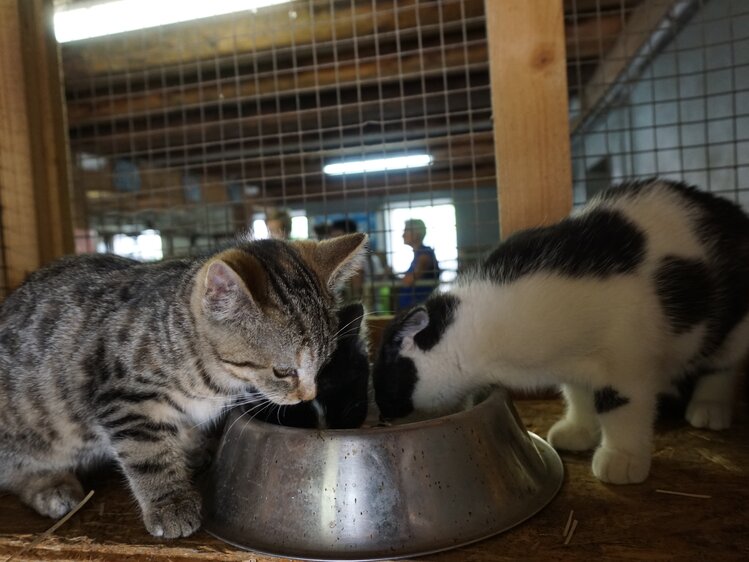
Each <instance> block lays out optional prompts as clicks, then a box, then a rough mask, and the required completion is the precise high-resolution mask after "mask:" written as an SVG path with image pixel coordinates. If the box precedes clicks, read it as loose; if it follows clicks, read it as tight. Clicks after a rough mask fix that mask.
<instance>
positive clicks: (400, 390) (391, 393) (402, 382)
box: [372, 306, 426, 418]
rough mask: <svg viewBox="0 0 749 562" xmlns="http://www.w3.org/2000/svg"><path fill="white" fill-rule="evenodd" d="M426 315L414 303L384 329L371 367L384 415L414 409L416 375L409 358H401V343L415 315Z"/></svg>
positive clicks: (377, 401)
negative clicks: (375, 358)
mask: <svg viewBox="0 0 749 562" xmlns="http://www.w3.org/2000/svg"><path fill="white" fill-rule="evenodd" d="M424 314H426V309H425V308H424V307H422V306H417V307H414V308H412V309H409V310H406V311H404V312H401V313H400V314H399V315H398V316H396V317H395V318H394V319H393V321H392V322H391V323H390V324H389V325H388V326H387V328H385V331H384V332H383V334H382V344H381V345H380V350H379V352H378V354H377V360H376V361H375V364H374V368H373V370H372V382H373V386H374V391H375V401H376V403H377V407H378V408H379V410H380V415H381V416H382V417H384V418H400V417H403V416H407V415H408V414H410V413H411V412H413V409H414V407H413V400H412V397H413V392H414V388H415V387H416V381H417V379H418V376H417V374H416V365H414V362H413V361H412V360H411V359H408V358H407V357H401V356H400V352H401V345H402V344H403V338H404V334H405V333H406V331H411V330H412V328H411V327H410V326H411V325H412V324H413V323H414V322H415V319H416V317H417V316H420V315H424Z"/></svg>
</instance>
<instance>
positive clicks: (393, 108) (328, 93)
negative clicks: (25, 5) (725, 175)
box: [63, 0, 498, 260]
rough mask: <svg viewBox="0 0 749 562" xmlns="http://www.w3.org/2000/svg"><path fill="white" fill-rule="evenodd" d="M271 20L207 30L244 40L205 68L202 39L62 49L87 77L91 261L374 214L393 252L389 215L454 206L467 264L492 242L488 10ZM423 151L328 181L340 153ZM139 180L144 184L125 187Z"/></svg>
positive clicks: (85, 222)
mask: <svg viewBox="0 0 749 562" xmlns="http://www.w3.org/2000/svg"><path fill="white" fill-rule="evenodd" d="M260 16H261V14H260V12H258V14H253V13H249V12H248V13H243V14H235V15H233V16H232V18H231V20H227V19H226V18H224V19H223V20H222V22H223V23H221V24H220V25H217V26H214V27H213V28H211V24H207V26H206V29H207V31H206V35H207V36H210V33H214V36H210V37H209V38H210V39H211V40H213V41H215V42H216V43H217V44H219V43H227V42H229V43H233V48H230V49H227V48H224V47H221V48H218V49H217V51H218V52H216V53H215V54H213V55H212V56H201V51H200V49H201V47H202V45H203V43H204V41H205V38H204V37H200V33H201V31H200V29H199V28H197V27H195V26H190V27H189V29H190V30H192V32H193V33H195V34H197V35H198V37H197V38H196V37H193V35H191V34H184V35H181V36H178V37H176V38H175V35H174V33H173V32H172V31H171V30H169V29H167V28H159V29H156V30H153V29H152V30H144V31H141V32H136V34H137V35H138V37H139V38H140V42H141V46H142V51H141V52H138V47H139V45H138V44H137V43H136V42H135V41H134V40H133V39H132V37H133V36H134V35H135V34H132V33H131V34H128V36H127V37H110V38H106V39H100V40H96V49H97V51H96V54H92V51H93V49H92V48H91V47H86V46H80V45H78V46H76V45H71V46H65V47H64V48H63V64H64V67H66V69H68V68H70V69H76V70H75V71H71V72H67V73H66V91H67V104H68V113H69V121H70V143H71V150H72V152H73V155H74V159H73V160H74V163H75V164H76V169H75V183H76V185H75V200H76V202H75V204H74V214H75V215H76V216H75V223H76V226H77V235H78V240H79V244H78V245H79V248H80V249H81V250H91V249H97V248H98V249H101V248H103V247H106V248H107V249H111V236H112V235H113V234H115V233H133V234H134V233H137V232H139V231H141V230H142V229H144V228H146V227H149V228H154V229H156V230H159V231H160V232H161V234H162V239H163V240H168V242H166V243H165V246H164V253H165V256H166V255H180V254H184V253H192V252H198V251H202V250H204V249H207V248H209V247H211V246H213V245H214V244H215V243H216V242H219V241H221V240H223V239H226V238H230V237H232V236H234V235H235V234H236V233H238V232H242V231H245V230H247V229H248V228H249V227H251V225H252V220H253V218H256V217H257V216H261V215H262V214H263V213H264V212H265V211H267V210H269V209H271V208H287V209H291V210H292V211H298V212H305V213H306V214H307V216H308V217H310V218H314V219H315V220H328V219H329V218H339V217H345V216H349V217H354V218H361V217H362V215H365V216H366V217H367V224H368V228H369V230H370V234H371V235H372V237H373V242H374V244H375V246H376V247H377V248H378V249H384V248H383V246H384V244H385V238H386V235H387V234H388V228H390V226H389V225H388V224H387V222H386V221H384V220H382V217H383V211H384V209H386V208H387V207H388V205H393V204H396V205H403V206H410V205H420V204H423V203H424V202H427V203H428V202H435V201H444V200H449V201H453V202H454V203H455V205H456V213H457V221H458V223H459V224H458V231H459V232H460V237H459V241H458V244H459V246H460V248H459V251H460V255H461V259H465V260H470V259H472V258H474V257H475V256H476V255H478V254H480V253H481V252H483V251H484V250H485V249H486V248H487V247H490V246H491V245H492V244H494V243H495V242H496V237H497V234H496V233H497V231H498V226H497V220H498V219H497V217H496V213H492V212H488V213H487V212H486V209H494V210H496V208H497V205H496V187H495V184H496V179H495V171H494V150H493V141H492V132H491V107H490V92H489V77H488V62H487V52H486V33H485V20H484V14H483V0H452V1H449V0H448V1H409V0H398V1H392V2H375V1H374V0H366V1H357V0H351V1H345V2H342V1H333V0H325V1H322V0H311V1H296V2H293V3H290V4H286V5H281V6H279V7H277V8H268V9H267V12H265V15H264V16H263V17H260ZM227 22H228V23H227ZM300 22H301V23H300ZM215 29H219V30H220V32H221V34H218V35H216V34H215ZM175 43H176V45H177V47H178V49H179V51H180V56H179V57H177V58H176V60H171V61H170V62H167V63H163V64H154V63H153V61H152V60H149V57H151V56H152V55H153V53H154V46H155V45H159V44H165V45H167V46H170V45H171V47H174V45H175ZM123 53H125V55H123ZM203 54H204V53H203ZM84 55H85V56H88V57H89V59H88V60H89V69H85V68H84V71H81V70H80V68H79V67H76V64H77V63H78V62H79V61H80V60H81V59H82V57H84ZM172 58H173V59H174V58H175V57H172ZM123 60H124V63H123ZM92 61H93V62H92ZM107 61H114V63H112V64H109V68H106V69H104V70H103V71H102V69H101V68H100V67H101V66H102V64H101V63H104V64H106V63H107ZM97 63H98V66H97ZM84 66H85V65H84ZM94 67H95V68H96V69H95V70H91V68H94ZM417 150H419V151H420V150H426V151H427V152H429V153H431V154H432V155H433V157H434V163H433V165H432V166H430V167H428V168H426V169H422V170H405V171H401V172H385V173H379V174H377V175H374V174H367V175H364V176H356V177H354V176H343V177H337V178H333V177H327V176H326V175H324V174H322V172H321V170H322V166H323V165H324V164H326V163H328V162H329V161H331V160H336V159H339V158H342V157H353V156H362V157H365V156H369V157H371V156H383V155H388V154H391V153H409V152H414V151H417ZM97 165H99V166H102V168H103V169H101V170H93V169H91V168H95V167H96V166H97ZM117 166H119V169H115V167H117ZM86 167H87V168H89V169H88V170H86V169H84V168H86ZM136 178H138V179H139V180H140V188H139V189H135V188H133V186H130V187H128V179H130V180H132V182H133V183H137V180H136ZM118 182H119V183H118ZM117 186H119V188H120V189H119V190H118V189H117ZM123 186H124V189H123ZM131 188H132V191H128V189H131ZM238 193H239V195H237V194H238ZM311 227H312V225H310V230H311Z"/></svg>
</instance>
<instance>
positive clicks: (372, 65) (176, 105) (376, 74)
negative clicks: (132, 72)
mask: <svg viewBox="0 0 749 562" xmlns="http://www.w3.org/2000/svg"><path fill="white" fill-rule="evenodd" d="M486 60H487V52H486V46H485V45H484V44H477V45H475V46H473V47H472V48H470V49H469V50H468V51H467V52H464V51H463V49H462V48H461V49H456V48H450V49H447V50H444V51H443V50H442V48H441V47H434V48H432V49H425V50H424V51H423V52H416V51H414V52H413V53H412V54H400V55H399V54H398V53H394V54H390V55H385V56H381V57H374V56H373V57H371V58H359V59H356V60H351V61H346V62H339V63H330V64H320V65H319V66H309V67H306V68H301V69H297V68H289V69H286V70H281V71H279V72H277V73H274V72H267V73H263V74H262V75H260V76H257V75H253V74H247V75H244V76H239V77H237V78H236V79H226V78H223V79H217V80H207V81H200V82H198V83H196V84H194V85H190V86H186V87H185V86H182V87H180V86H175V87H165V88H150V89H147V90H144V91H140V92H134V93H127V92H124V93H122V94H119V95H118V94H114V95H110V94H109V93H104V94H103V95H100V96H95V97H88V98H86V97H84V96H72V97H71V99H70V101H69V103H68V119H69V120H70V124H71V125H73V126H81V125H90V124H93V123H99V122H111V121H112V120H115V119H133V118H138V117H141V116H143V115H148V114H155V113H160V112H173V111H175V110H184V109H189V108H191V107H198V106H200V107H203V108H210V107H215V106H217V105H222V106H224V107H229V106H230V105H231V104H234V105H235V107H236V104H237V103H240V102H243V101H244V102H246V101H247V100H257V99H258V98H261V97H262V98H264V97H268V96H274V97H279V98H287V97H288V98H290V99H292V100H293V99H294V97H295V96H297V95H299V94H305V93H312V92H316V91H325V90H328V89H336V90H338V89H340V90H346V89H351V90H356V89H357V88H362V87H364V88H366V87H367V86H370V85H374V86H376V85H377V84H379V83H382V82H396V81H406V80H420V79H422V78H429V77H431V76H435V77H438V78H440V79H441V78H442V77H443V75H444V73H445V72H450V73H451V74H458V73H465V67H466V65H471V66H472V67H474V68H473V71H474V72H475V71H476V70H478V68H476V67H477V66H480V65H482V64H485V63H486ZM435 61H436V62H437V64H436V65H435V64H434V63H435ZM84 94H85V93H84Z"/></svg>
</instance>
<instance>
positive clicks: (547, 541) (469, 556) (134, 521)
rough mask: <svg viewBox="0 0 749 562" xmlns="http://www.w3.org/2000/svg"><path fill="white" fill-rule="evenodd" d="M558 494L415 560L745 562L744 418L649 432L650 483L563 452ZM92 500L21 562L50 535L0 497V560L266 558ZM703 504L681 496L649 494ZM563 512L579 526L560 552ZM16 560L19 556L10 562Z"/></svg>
mask: <svg viewBox="0 0 749 562" xmlns="http://www.w3.org/2000/svg"><path fill="white" fill-rule="evenodd" d="M516 405H517V408H518V411H519V412H520V414H521V416H522V418H523V420H524V421H525V423H526V425H527V426H528V428H529V429H530V430H532V431H535V432H536V433H538V434H540V435H545V433H546V430H547V429H548V428H549V427H550V425H551V424H552V423H553V422H554V420H555V419H556V418H557V417H558V416H559V415H560V413H561V411H562V405H561V403H560V402H559V401H556V400H550V401H549V400H543V401H542V400H527V401H526V400H520V401H518V402H516ZM562 458H563V460H564V464H565V469H566V474H565V482H564V484H563V486H562V490H561V491H560V493H559V495H558V496H557V497H556V498H555V499H554V500H553V501H552V503H551V504H549V506H548V507H547V508H546V509H545V510H544V511H542V512H541V513H539V514H538V515H536V516H535V517H534V518H532V519H531V520H529V521H527V522H525V523H524V524H522V525H521V526H519V527H516V528H514V529H512V530H510V531H508V532H506V533H504V534H502V535H499V536H497V537H495V538H492V539H489V540H486V541H483V542H480V543H476V544H474V545H472V546H468V547H464V548H461V549H457V550H453V551H448V552H444V553H441V554H436V555H432V556H428V557H425V558H424V559H423V560H427V561H434V562H446V561H453V560H456V561H458V560H459V561H461V562H463V561H465V562H484V561H500V560H518V559H525V560H545V561H556V560H575V561H577V560H595V559H600V560H648V561H657V560H749V508H748V507H747V506H749V479H748V478H747V475H748V474H749V415H748V414H747V412H746V407H745V406H744V411H742V412H740V414H739V416H738V419H737V421H736V424H735V427H734V429H732V430H730V431H726V432H719V433H718V432H710V431H699V430H695V429H692V428H690V427H688V426H686V425H684V424H682V423H671V424H668V425H665V426H662V427H660V428H659V430H658V434H657V438H656V451H655V458H654V462H653V468H652V473H651V476H650V479H649V480H648V481H647V482H646V483H644V484H640V485H633V486H608V485H604V484H601V483H600V482H598V481H596V480H595V479H594V478H593V477H592V475H591V474H590V469H589V460H590V459H589V455H587V454H586V455H583V454H564V455H563V457H562ZM93 487H94V488H95V490H96V493H95V495H94V497H93V498H92V499H91V501H90V502H89V503H88V504H87V505H86V506H84V508H83V509H82V510H81V511H80V512H79V513H77V514H76V515H75V516H74V517H73V518H71V519H70V520H69V521H68V522H67V523H66V524H65V525H63V526H62V527H61V528H60V529H59V530H58V531H57V532H56V533H55V534H54V535H53V536H51V537H50V538H48V539H47V540H46V541H44V542H43V543H41V544H40V545H39V546H37V547H35V548H34V549H32V550H29V551H26V552H25V553H21V550H22V549H23V547H24V546H26V545H28V544H29V543H30V542H31V541H32V540H33V539H34V538H35V537H37V536H38V535H39V534H40V533H42V532H44V531H45V530H46V529H48V528H49V527H50V525H51V521H50V520H48V519H44V518H42V517H40V516H38V515H36V514H35V513H33V512H32V511H31V510H29V509H28V508H26V507H24V506H23V505H21V504H20V503H19V502H18V500H17V499H16V498H15V497H13V496H10V495H5V496H2V497H0V562H3V561H4V560H7V559H8V557H10V556H12V555H15V556H14V557H13V560H103V561H107V562H112V561H139V562H141V561H149V560H151V561H154V562H167V561H175V562H176V561H185V560H198V561H207V560H211V561H214V560H215V561H222V562H235V561H236V562H238V561H249V560H255V561H257V562H266V561H272V560H277V559H273V558H268V557H264V556H259V555H254V554H252V553H250V552H243V551H240V550H237V549H234V548H232V547H229V546H226V545H224V544H223V543H221V542H218V541H217V540H215V539H213V538H211V537H210V536H208V535H207V534H206V533H204V532H202V531H201V532H198V533H197V534H196V535H195V536H193V537H190V538H189V539H183V540H178V541H162V540H157V539H154V538H152V537H151V536H149V535H148V534H147V533H146V532H145V530H144V529H143V527H142V525H141V522H140V519H139V516H138V512H137V509H136V506H135V505H134V503H133V501H132V500H131V499H130V496H129V495H128V493H127V491H126V490H125V488H124V485H123V483H122V481H121V478H120V477H119V476H118V475H116V474H109V475H104V476H102V477H101V479H100V480H99V481H96V482H94V483H93ZM657 489H665V490H670V491H675V492H684V493H691V494H702V495H708V496H710V498H708V499H704V498H692V497H685V496H676V495H666V494H662V493H659V492H656V490H657ZM570 510H574V512H575V519H577V520H578V522H579V523H578V527H577V529H576V532H575V533H574V536H573V537H572V539H571V541H570V543H569V544H568V545H567V546H565V545H564V538H563V537H562V533H563V529H564V526H565V523H566V521H567V518H568V515H569V513H570ZM19 553H20V554H19Z"/></svg>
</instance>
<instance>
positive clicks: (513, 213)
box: [486, 0, 572, 238]
mask: <svg viewBox="0 0 749 562" xmlns="http://www.w3.org/2000/svg"><path fill="white" fill-rule="evenodd" d="M486 26H487V35H488V39H489V67H490V73H491V86H492V113H493V116H494V146H495V153H496V166H497V178H498V181H499V185H498V199H499V217H500V219H499V222H500V236H501V238H505V237H506V236H507V235H509V234H511V233H512V232H514V231H516V230H519V229H523V228H528V227H532V226H539V225H544V224H550V223H553V222H556V221H558V220H559V219H561V218H563V217H564V216H566V215H567V214H568V213H569V212H570V210H571V208H572V164H571V161H570V136H569V116H568V104H567V73H566V58H565V38H564V10H563V6H562V0H503V1H499V0H486Z"/></svg>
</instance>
